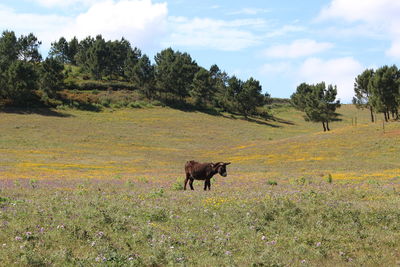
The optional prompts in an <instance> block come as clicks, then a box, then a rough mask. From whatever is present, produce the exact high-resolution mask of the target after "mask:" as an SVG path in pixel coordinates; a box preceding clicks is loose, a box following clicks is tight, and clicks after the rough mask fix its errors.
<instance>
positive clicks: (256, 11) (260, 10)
mask: <svg viewBox="0 0 400 267" xmlns="http://www.w3.org/2000/svg"><path fill="white" fill-rule="evenodd" d="M268 12H270V10H268V9H265V8H243V9H241V10H238V11H234V12H230V13H229V15H257V14H260V13H268Z"/></svg>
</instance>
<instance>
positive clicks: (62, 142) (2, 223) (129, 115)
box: [0, 105, 400, 266]
mask: <svg viewBox="0 0 400 267" xmlns="http://www.w3.org/2000/svg"><path fill="white" fill-rule="evenodd" d="M339 112H340V113H341V114H342V121H340V122H335V123H332V125H331V129H332V131H331V132H328V133H323V132H322V131H321V129H322V126H321V125H320V124H313V123H307V122H305V121H304V120H303V118H302V114H301V113H299V112H297V111H294V110H293V109H291V108H284V107H282V108H279V109H274V110H273V111H272V114H273V115H274V118H273V119H270V120H260V119H247V120H245V119H243V118H238V117H235V116H232V115H229V114H225V115H219V116H214V115H210V114H206V113H201V112H185V111H179V110H174V109H169V108H161V107H155V108H148V109H119V110H111V109H109V110H106V111H103V112H100V113H94V112H84V111H76V110H66V111H48V110H37V111H36V112H35V113H29V114H26V113H23V112H21V111H18V110H14V111H10V110H9V111H7V112H3V113H0V126H1V129H2V130H1V132H0V265H4V266H9V265H38V266H39V265H40V266H43V265H85V266H86V265H89V266H90V265H98V264H103V265H107V266H121V265H132V266H137V265H139V266H141V265H145V266H149V265H153V266H160V265H200V266H216V265H223V266H231V265H232V266H235V265H236V266H249V265H250V266H252V265H253V266H285V265H304V266H307V265H311V266H317V265H327V266H338V265H356V266H359V265H395V264H398V263H399V262H400V251H399V249H400V241H399V240H400V238H399V237H400V234H399V229H400V211H399V210H398V208H397V207H398V205H399V204H400V185H399V181H400V162H399V160H398V155H400V145H399V144H400V124H399V123H398V122H391V123H388V124H386V125H385V130H383V129H382V121H379V122H377V123H370V122H369V114H368V112H367V111H360V110H356V109H355V108H354V107H353V106H351V105H344V106H343V107H342V108H341V109H340V111H339ZM355 118H357V125H355ZM191 159H195V160H198V161H214V162H215V161H230V162H232V164H231V165H229V166H228V177H226V178H222V177H216V178H215V179H213V181H212V191H210V192H204V191H202V184H201V183H199V182H197V183H196V182H195V184H194V186H195V189H196V191H194V192H192V191H186V192H184V191H182V190H181V187H182V183H183V177H184V171H183V166H184V164H185V162H186V161H187V160H191Z"/></svg>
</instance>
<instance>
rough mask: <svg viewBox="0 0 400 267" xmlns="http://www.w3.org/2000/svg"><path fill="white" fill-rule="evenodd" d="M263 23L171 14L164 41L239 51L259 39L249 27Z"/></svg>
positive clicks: (169, 44)
mask: <svg viewBox="0 0 400 267" xmlns="http://www.w3.org/2000/svg"><path fill="white" fill-rule="evenodd" d="M264 25H265V21H264V20H262V19H243V20H232V21H224V20H215V19H210V18H194V19H188V18H184V17H171V18H170V26H171V35H170V37H169V39H168V40H167V41H165V42H164V44H165V45H167V46H171V45H174V46H186V47H187V46H191V47H196V48H207V49H216V50H222V51H239V50H242V49H244V48H248V47H251V46H254V45H258V44H260V42H261V38H260V37H259V36H257V35H256V34H254V33H253V32H252V30H254V29H257V28H260V27H263V26H264Z"/></svg>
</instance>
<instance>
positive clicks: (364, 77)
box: [353, 65, 400, 122]
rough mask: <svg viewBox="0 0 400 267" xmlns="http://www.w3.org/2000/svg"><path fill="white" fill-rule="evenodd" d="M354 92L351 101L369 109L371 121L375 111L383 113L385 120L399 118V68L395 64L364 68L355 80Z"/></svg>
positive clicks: (373, 119) (373, 118)
mask: <svg viewBox="0 0 400 267" xmlns="http://www.w3.org/2000/svg"><path fill="white" fill-rule="evenodd" d="M354 92H355V97H354V98H353V103H354V104H355V105H356V106H357V107H359V108H367V109H369V110H370V113H371V121H372V122H374V121H375V120H376V118H375V116H376V115H374V114H376V113H383V115H384V118H385V121H388V120H389V119H390V117H392V119H399V112H398V110H399V108H400V70H399V69H398V68H397V66H396V65H393V66H390V67H389V66H383V67H380V68H378V69H377V70H376V71H375V70H373V69H366V70H364V71H363V72H362V73H361V74H360V75H358V76H357V78H356V80H355V83H354Z"/></svg>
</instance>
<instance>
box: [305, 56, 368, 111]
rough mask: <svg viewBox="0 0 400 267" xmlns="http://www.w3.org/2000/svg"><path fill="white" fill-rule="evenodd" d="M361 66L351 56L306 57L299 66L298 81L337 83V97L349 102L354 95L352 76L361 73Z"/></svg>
mask: <svg viewBox="0 0 400 267" xmlns="http://www.w3.org/2000/svg"><path fill="white" fill-rule="evenodd" d="M363 69H364V68H363V66H362V65H361V64H360V63H359V62H358V61H357V60H355V59H354V58H352V57H343V58H336V59H331V60H322V59H320V58H309V59H306V60H305V61H304V62H303V64H302V65H301V66H300V69H299V73H298V79H299V83H301V82H307V83H318V82H321V81H324V82H326V83H327V84H333V85H337V90H338V98H340V99H341V100H342V102H345V103H349V102H351V99H352V98H353V95H354V78H355V77H356V76H357V75H358V74H360V73H361V71H362V70H363Z"/></svg>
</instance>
